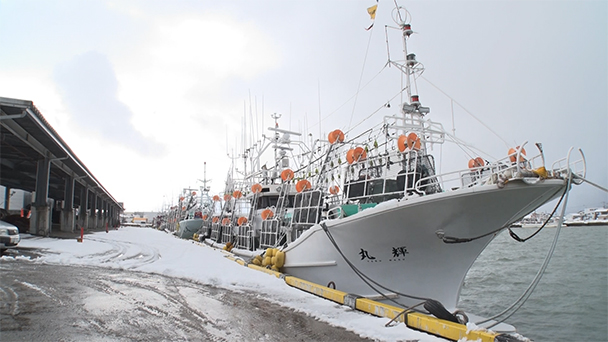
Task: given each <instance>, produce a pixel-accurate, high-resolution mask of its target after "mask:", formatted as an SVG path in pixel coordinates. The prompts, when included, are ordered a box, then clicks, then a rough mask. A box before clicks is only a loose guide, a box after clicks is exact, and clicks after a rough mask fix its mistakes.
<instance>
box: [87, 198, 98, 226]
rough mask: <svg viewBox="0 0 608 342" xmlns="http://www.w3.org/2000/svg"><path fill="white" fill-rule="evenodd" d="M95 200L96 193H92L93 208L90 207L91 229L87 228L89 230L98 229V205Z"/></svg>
mask: <svg viewBox="0 0 608 342" xmlns="http://www.w3.org/2000/svg"><path fill="white" fill-rule="evenodd" d="M97 199H98V198H97V193H96V192H95V191H93V206H92V207H91V227H89V228H90V229H96V228H98V227H99V225H98V220H99V212H97V208H98V206H99V205H98V203H97Z"/></svg>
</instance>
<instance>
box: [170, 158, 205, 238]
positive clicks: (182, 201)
mask: <svg viewBox="0 0 608 342" xmlns="http://www.w3.org/2000/svg"><path fill="white" fill-rule="evenodd" d="M202 182H203V185H202V186H201V187H200V189H199V191H198V192H197V191H196V190H197V189H191V188H186V189H183V193H182V195H181V196H180V198H179V203H178V205H177V206H176V207H175V210H176V211H177V215H178V217H180V218H181V219H180V220H179V221H178V222H177V225H176V228H175V235H177V236H178V237H180V238H182V239H192V238H193V237H194V235H195V234H201V231H202V229H203V222H204V220H203V217H205V218H206V217H207V216H208V215H209V214H210V213H211V211H212V207H213V201H212V199H211V197H210V195H209V190H210V189H209V187H208V186H207V183H208V182H209V181H208V180H207V163H206V162H205V163H204V178H203V181H202Z"/></svg>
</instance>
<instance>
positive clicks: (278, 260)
mask: <svg viewBox="0 0 608 342" xmlns="http://www.w3.org/2000/svg"><path fill="white" fill-rule="evenodd" d="M274 259H275V261H274V262H273V265H275V266H276V267H278V268H281V267H283V265H285V252H282V251H278V250H277V251H276V253H275V256H274Z"/></svg>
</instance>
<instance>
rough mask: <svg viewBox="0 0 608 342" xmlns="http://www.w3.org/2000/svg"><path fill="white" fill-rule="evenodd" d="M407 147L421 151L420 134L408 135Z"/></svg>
mask: <svg viewBox="0 0 608 342" xmlns="http://www.w3.org/2000/svg"><path fill="white" fill-rule="evenodd" d="M407 146H408V147H409V148H410V149H412V150H419V149H420V138H419V137H418V134H416V133H414V132H412V133H410V134H408V135H407Z"/></svg>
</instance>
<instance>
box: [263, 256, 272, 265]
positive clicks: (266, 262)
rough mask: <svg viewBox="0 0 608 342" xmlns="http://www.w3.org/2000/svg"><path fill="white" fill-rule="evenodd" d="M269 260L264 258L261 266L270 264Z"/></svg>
mask: <svg viewBox="0 0 608 342" xmlns="http://www.w3.org/2000/svg"><path fill="white" fill-rule="evenodd" d="M270 259H271V258H270V257H265V258H264V260H263V261H262V266H268V265H270V264H271V260H270Z"/></svg>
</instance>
